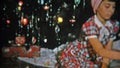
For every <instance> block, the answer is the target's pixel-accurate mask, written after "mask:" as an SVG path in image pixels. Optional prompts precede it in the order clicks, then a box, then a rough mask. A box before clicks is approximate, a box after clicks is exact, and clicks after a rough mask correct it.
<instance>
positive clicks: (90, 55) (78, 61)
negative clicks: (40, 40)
mask: <svg viewBox="0 0 120 68" xmlns="http://www.w3.org/2000/svg"><path fill="white" fill-rule="evenodd" d="M118 29H119V22H117V21H111V20H109V21H107V22H106V24H105V25H103V24H101V22H100V21H99V20H98V18H97V16H96V15H95V16H93V17H91V18H89V19H88V20H87V21H86V22H85V23H84V24H83V26H82V30H81V32H80V37H79V39H77V40H75V41H73V42H70V43H69V44H68V45H67V46H66V48H64V49H63V51H62V52H61V53H60V56H59V61H60V64H61V66H62V68H100V66H101V60H102V57H101V56H100V55H98V54H97V53H96V52H95V50H94V49H93V48H92V46H91V44H90V43H89V41H88V38H98V39H99V41H100V42H101V43H102V44H103V46H105V45H106V44H107V42H108V41H109V40H110V39H115V34H116V33H117V31H118ZM96 46H97V45H96Z"/></svg>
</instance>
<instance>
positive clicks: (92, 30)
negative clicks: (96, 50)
mask: <svg viewBox="0 0 120 68" xmlns="http://www.w3.org/2000/svg"><path fill="white" fill-rule="evenodd" d="M82 30H83V32H84V33H85V35H86V37H85V38H86V39H88V38H97V34H98V33H97V27H96V26H95V25H94V24H93V23H92V22H87V23H85V24H83V26H82Z"/></svg>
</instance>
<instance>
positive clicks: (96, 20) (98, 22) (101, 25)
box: [94, 15, 112, 27]
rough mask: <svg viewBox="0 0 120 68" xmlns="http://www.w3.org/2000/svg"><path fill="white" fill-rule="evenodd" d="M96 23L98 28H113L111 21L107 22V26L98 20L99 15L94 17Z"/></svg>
mask: <svg viewBox="0 0 120 68" xmlns="http://www.w3.org/2000/svg"><path fill="white" fill-rule="evenodd" d="M94 22H95V23H96V24H97V26H98V27H104V26H109V27H110V26H112V24H111V23H110V20H108V21H106V23H105V25H103V24H102V22H101V21H100V20H99V19H98V17H97V15H95V16H94Z"/></svg>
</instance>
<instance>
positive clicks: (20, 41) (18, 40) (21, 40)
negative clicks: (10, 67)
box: [15, 36, 26, 45]
mask: <svg viewBox="0 0 120 68" xmlns="http://www.w3.org/2000/svg"><path fill="white" fill-rule="evenodd" d="M25 42H26V39H25V37H24V36H19V37H16V38H15V43H16V44H20V45H24V44H25Z"/></svg>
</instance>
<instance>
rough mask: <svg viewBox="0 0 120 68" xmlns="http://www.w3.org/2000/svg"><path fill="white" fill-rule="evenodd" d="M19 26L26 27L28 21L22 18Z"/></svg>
mask: <svg viewBox="0 0 120 68" xmlns="http://www.w3.org/2000/svg"><path fill="white" fill-rule="evenodd" d="M21 24H22V25H24V26H25V25H27V24H28V19H27V18H23V19H21Z"/></svg>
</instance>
